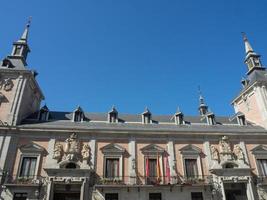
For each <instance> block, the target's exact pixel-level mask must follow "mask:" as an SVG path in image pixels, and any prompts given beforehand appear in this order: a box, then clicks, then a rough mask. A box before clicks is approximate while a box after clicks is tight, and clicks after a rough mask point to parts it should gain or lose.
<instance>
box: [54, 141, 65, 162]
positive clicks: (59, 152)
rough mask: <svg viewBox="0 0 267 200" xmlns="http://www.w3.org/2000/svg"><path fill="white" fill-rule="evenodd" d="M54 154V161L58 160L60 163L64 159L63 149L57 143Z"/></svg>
mask: <svg viewBox="0 0 267 200" xmlns="http://www.w3.org/2000/svg"><path fill="white" fill-rule="evenodd" d="M53 152H54V154H53V159H56V160H57V161H60V160H61V158H62V153H63V147H62V145H61V144H59V143H56V145H55V148H54V151H53Z"/></svg>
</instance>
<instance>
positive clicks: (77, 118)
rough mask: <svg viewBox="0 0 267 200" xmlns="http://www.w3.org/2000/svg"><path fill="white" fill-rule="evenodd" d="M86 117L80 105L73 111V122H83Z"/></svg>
mask: <svg viewBox="0 0 267 200" xmlns="http://www.w3.org/2000/svg"><path fill="white" fill-rule="evenodd" d="M83 119H84V113H83V110H82V108H81V107H80V106H78V108H77V109H76V110H75V111H74V112H73V118H72V121H73V122H82V121H83Z"/></svg>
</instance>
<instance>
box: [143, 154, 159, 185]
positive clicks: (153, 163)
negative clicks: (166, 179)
mask: <svg viewBox="0 0 267 200" xmlns="http://www.w3.org/2000/svg"><path fill="white" fill-rule="evenodd" d="M146 162H148V163H147V165H148V166H147V167H148V173H147V175H148V177H147V184H156V183H157V182H158V181H157V178H158V177H157V159H151V158H149V159H146Z"/></svg>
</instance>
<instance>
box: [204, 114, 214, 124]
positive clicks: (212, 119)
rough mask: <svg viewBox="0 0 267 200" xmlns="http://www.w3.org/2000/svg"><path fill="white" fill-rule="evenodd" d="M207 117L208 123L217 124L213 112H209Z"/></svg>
mask: <svg viewBox="0 0 267 200" xmlns="http://www.w3.org/2000/svg"><path fill="white" fill-rule="evenodd" d="M206 117H207V124H208V125H215V124H216V122H215V115H214V114H213V113H208V114H207V116H206Z"/></svg>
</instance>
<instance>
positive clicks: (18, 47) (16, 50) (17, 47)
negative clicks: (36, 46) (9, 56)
mask: <svg viewBox="0 0 267 200" xmlns="http://www.w3.org/2000/svg"><path fill="white" fill-rule="evenodd" d="M21 48H22V46H20V45H18V46H16V49H15V52H14V55H20V52H21Z"/></svg>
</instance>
